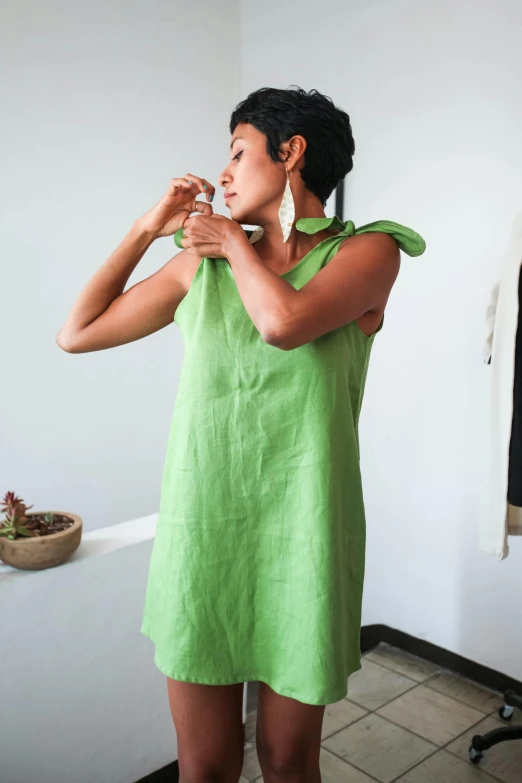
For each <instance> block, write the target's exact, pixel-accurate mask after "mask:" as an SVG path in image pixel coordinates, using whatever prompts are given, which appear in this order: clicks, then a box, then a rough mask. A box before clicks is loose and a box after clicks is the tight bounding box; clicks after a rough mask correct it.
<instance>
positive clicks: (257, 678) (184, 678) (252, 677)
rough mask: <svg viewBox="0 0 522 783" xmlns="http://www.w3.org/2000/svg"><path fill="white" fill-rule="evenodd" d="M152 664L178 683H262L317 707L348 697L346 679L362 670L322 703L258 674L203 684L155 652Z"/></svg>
mask: <svg viewBox="0 0 522 783" xmlns="http://www.w3.org/2000/svg"><path fill="white" fill-rule="evenodd" d="M140 633H142V634H143V635H144V636H146V637H147V638H148V639H150V640H151V641H152V642H153V643H154V645H155V644H156V642H155V641H154V639H153V637H152V635H151V632H150V631H149V630H148V629H145V627H144V626H142V627H141V628H140ZM154 663H155V664H156V666H157V667H158V669H159V670H160V672H161V673H162V674H164V675H165V677H170V678H171V679H173V680H179V681H180V682H190V683H194V684H195V685H238V684H240V683H244V682H255V681H258V682H264V683H265V685H268V686H269V688H272V690H273V691H275V692H276V693H278V694H279V695H280V696H288V697H289V698H291V699H296V700H297V701H300V702H303V704H312V705H314V706H317V707H324V706H328V705H329V704H336V703H337V702H338V701H342V700H343V699H345V698H346V697H347V695H348V677H351V675H352V674H354V673H355V672H357V671H359V670H360V669H361V668H362V667H361V665H360V664H359V666H358V667H357V668H356V669H352V671H350V672H349V673H348V674H347V675H346V682H347V685H346V688H345V689H343V690H344V693H343V694H341V695H339V696H333V697H331V699H330V697H328V700H327V701H323V700H321V701H318V700H317V699H310V698H308V699H305V698H303V696H302V695H300V694H297V693H296V691H292V690H290V689H289V688H281V687H279V686H278V685H276V686H274V685H272V683H270V682H269V678H267V677H264V676H262V675H259V674H248V675H235V676H236V677H239V679H234V680H233V682H230V678H228V679H226V680H215V679H214V680H212V681H210V680H206V681H205V682H203V681H202V680H201V679H200V678H198V679H197V680H195V679H194V678H193V677H190V676H189V675H186V674H180V673H174V672H172V670H171V669H170V667H168V666H165V665H164V664H163V662H162V661H160V658H159V656H158V654H157V652H155V654H154Z"/></svg>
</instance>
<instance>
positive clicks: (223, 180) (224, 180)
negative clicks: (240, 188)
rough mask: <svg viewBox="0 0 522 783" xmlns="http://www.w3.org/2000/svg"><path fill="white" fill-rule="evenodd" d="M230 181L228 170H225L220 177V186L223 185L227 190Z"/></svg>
mask: <svg viewBox="0 0 522 783" xmlns="http://www.w3.org/2000/svg"><path fill="white" fill-rule="evenodd" d="M228 181H229V180H228V175H227V170H226V169H224V171H222V172H221V174H220V175H219V177H218V185H221V187H222V188H226V186H227V184H228Z"/></svg>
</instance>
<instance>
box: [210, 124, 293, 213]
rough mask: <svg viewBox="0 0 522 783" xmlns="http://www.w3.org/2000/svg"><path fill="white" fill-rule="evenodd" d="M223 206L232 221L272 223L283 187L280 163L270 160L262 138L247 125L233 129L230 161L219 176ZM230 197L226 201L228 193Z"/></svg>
mask: <svg viewBox="0 0 522 783" xmlns="http://www.w3.org/2000/svg"><path fill="white" fill-rule="evenodd" d="M218 183H219V184H220V185H221V186H222V187H223V188H224V189H225V204H226V206H227V209H228V210H230V212H229V215H230V217H231V218H232V220H235V221H236V222H238V223H247V224H251V225H261V224H262V223H266V222H267V221H269V220H273V219H274V216H275V214H276V213H277V210H278V208H279V204H280V203H281V197H282V193H283V191H284V188H285V184H286V169H285V165H284V163H276V162H275V161H273V160H272V159H271V158H270V156H269V155H268V153H267V151H266V137H265V135H264V134H263V133H261V132H260V131H258V130H257V129H256V128H254V126H253V125H250V124H249V123H240V124H239V125H237V126H236V128H235V130H234V133H233V135H232V138H231V148H230V159H229V161H228V165H227V167H226V168H225V169H224V170H223V172H222V173H221V174H220V175H219V178H218ZM229 193H230V194H232V193H233V194H234V195H233V196H231V197H230V198H227V195H228V194H229Z"/></svg>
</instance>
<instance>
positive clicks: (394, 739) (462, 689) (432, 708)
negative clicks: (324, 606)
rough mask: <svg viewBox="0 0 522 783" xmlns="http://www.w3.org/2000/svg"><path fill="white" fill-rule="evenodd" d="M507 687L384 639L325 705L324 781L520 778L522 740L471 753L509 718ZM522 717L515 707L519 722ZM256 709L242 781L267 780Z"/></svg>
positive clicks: (511, 782) (487, 782) (490, 782)
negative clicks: (479, 737)
mask: <svg viewBox="0 0 522 783" xmlns="http://www.w3.org/2000/svg"><path fill="white" fill-rule="evenodd" d="M503 703H504V701H503V698H502V696H501V695H500V694H498V693H495V692H493V691H489V690H487V689H485V688H482V687H480V686H478V685H475V684H474V683H472V682H469V681H468V680H464V679H462V678H461V677H459V676H457V675H455V674H453V673H451V672H448V671H445V670H442V669H440V668H439V667H437V666H435V665H433V664H431V663H428V662H426V661H423V660H421V659H420V658H415V657H413V656H411V655H409V654H407V653H404V652H402V651H401V650H398V649H396V648H394V647H390V646H388V645H384V644H381V645H379V647H377V648H376V649H375V650H372V651H371V652H370V653H368V654H367V655H365V656H364V658H363V666H362V669H361V671H359V672H356V674H354V675H352V676H351V677H350V679H349V681H348V698H346V699H343V700H342V701H340V702H337V703H336V704H330V705H328V706H327V707H326V710H325V714H324V720H323V731H322V742H321V756H320V766H321V776H322V781H323V783H375V781H378V782H379V783H392V781H401V783H495V781H496V782H497V783H498V782H499V781H501V783H521V781H522V740H519V741H513V742H504V743H502V744H500V745H496V746H495V747H493V748H491V749H490V750H488V751H486V752H485V754H484V758H483V759H482V761H481V762H480V764H479V765H478V766H475V765H474V764H472V763H471V762H470V761H469V758H468V749H469V746H470V744H471V738H472V737H473V735H474V734H484V733H486V732H487V731H489V730H490V729H492V728H496V727H501V726H505V725H507V724H506V723H505V722H503V721H501V720H500V718H499V717H498V713H497V711H498V708H499V707H500V706H501V705H502V704H503ZM513 722H515V723H520V724H522V715H521V713H520V712H518V711H517V710H515V715H514V717H513V720H512V723H513ZM255 727H256V712H255V710H254V711H252V712H250V713H249V715H248V719H247V726H246V739H247V743H246V746H245V758H244V765H243V776H242V778H241V783H247V781H258V782H261V781H262V780H263V778H262V776H261V769H260V767H259V763H258V760H257V752H256V747H255Z"/></svg>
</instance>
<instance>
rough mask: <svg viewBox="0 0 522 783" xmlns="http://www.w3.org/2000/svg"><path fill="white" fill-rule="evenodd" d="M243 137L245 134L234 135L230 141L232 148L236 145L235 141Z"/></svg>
mask: <svg viewBox="0 0 522 783" xmlns="http://www.w3.org/2000/svg"><path fill="white" fill-rule="evenodd" d="M242 138H243V136H234V138H233V139H232V141H231V142H230V149H232V147H233V146H234V142H235V141H237V140H238V139H242Z"/></svg>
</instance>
